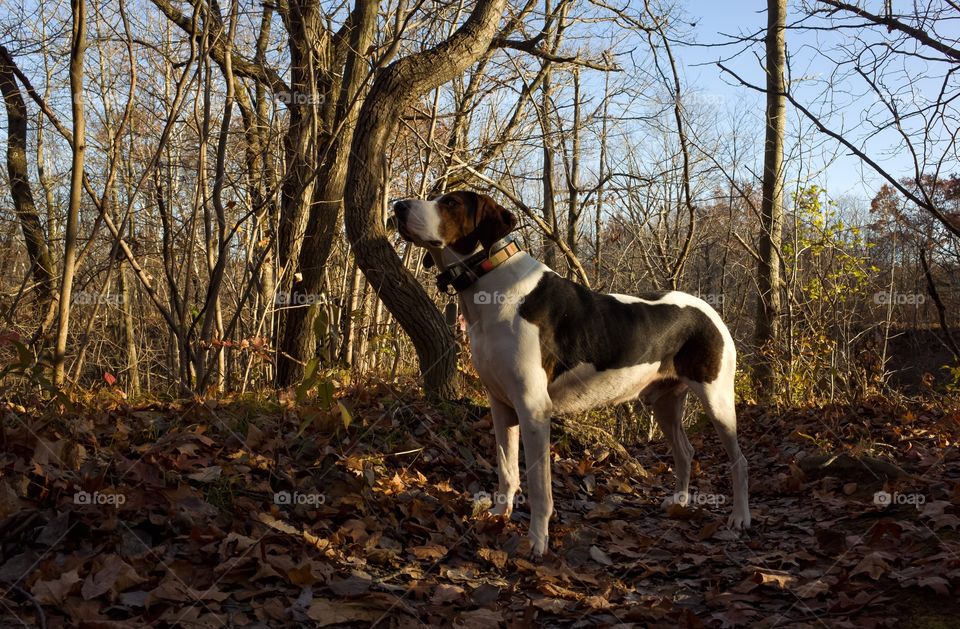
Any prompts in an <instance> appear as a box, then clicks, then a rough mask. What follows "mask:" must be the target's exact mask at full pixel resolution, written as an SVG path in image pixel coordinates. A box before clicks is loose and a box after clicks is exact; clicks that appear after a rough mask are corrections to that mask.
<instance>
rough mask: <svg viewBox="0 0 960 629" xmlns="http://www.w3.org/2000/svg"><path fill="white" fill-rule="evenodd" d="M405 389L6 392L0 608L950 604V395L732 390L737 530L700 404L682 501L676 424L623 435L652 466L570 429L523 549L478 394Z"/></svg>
mask: <svg viewBox="0 0 960 629" xmlns="http://www.w3.org/2000/svg"><path fill="white" fill-rule="evenodd" d="M411 390H414V391H415V390H416V389H415V388H414V389H411V388H409V387H394V386H389V385H386V384H376V383H364V385H363V386H356V387H353V388H347V389H344V390H342V391H339V392H338V393H337V399H338V400H339V402H338V403H335V404H333V405H332V407H331V408H329V409H328V408H323V407H322V405H318V404H313V405H311V404H306V405H304V404H295V403H293V402H290V401H281V402H280V403H275V404H266V403H262V402H253V401H249V400H243V399H232V400H223V399H221V400H188V401H177V402H169V403H162V404H161V403H154V404H139V405H138V404H131V403H127V402H126V401H124V400H122V399H121V398H120V396H118V395H117V394H116V393H115V392H112V391H110V390H109V389H104V390H103V391H100V392H99V393H98V394H97V395H96V396H95V397H94V398H93V399H90V400H87V401H84V402H83V403H82V404H80V405H79V407H80V408H82V410H72V411H58V412H56V413H54V412H51V411H46V412H41V411H38V410H36V409H25V408H22V407H19V406H16V405H13V404H9V403H7V404H6V405H5V406H0V414H2V435H0V440H2V453H0V627H13V626H30V627H32V626H47V627H64V626H80V627H91V628H93V627H134V626H144V625H152V626H158V627H204V628H206V627H218V626H231V627H232V626H237V627H240V626H259V627H282V626H363V627H367V626H378V627H420V626H451V625H453V626H457V627H477V628H483V629H491V628H493V627H500V626H503V627H526V626H563V627H606V626H632V625H636V626H638V627H648V626H649V627H657V626H660V627H677V626H680V627H685V626H692V627H701V626H708V627H729V626H745V625H749V626H758V627H777V626H790V627H802V626H810V627H817V626H830V627H833V626H846V627H871V626H890V627H893V626H896V627H948V626H957V622H958V620H957V619H958V618H960V602H958V601H960V597H958V594H960V535H958V533H960V531H958V529H960V526H958V525H960V507H958V504H960V450H958V444H960V412H958V410H957V405H955V404H954V405H953V406H948V405H946V403H945V402H944V401H942V400H939V401H938V400H936V399H932V400H930V401H927V402H922V401H913V402H906V401H900V402H893V401H890V400H887V399H882V398H878V399H873V400H867V401H864V402H862V403H859V404H857V405H856V406H844V405H830V406H824V407H817V408H797V409H787V410H781V411H775V410H772V409H766V408H762V407H759V406H755V405H745V406H742V407H741V408H739V416H740V442H741V444H742V446H743V448H744V451H745V454H746V456H747V458H748V460H749V463H750V481H751V502H752V504H751V506H752V513H753V528H751V529H750V530H749V531H748V532H746V533H744V534H741V535H735V534H733V533H732V532H731V531H729V530H727V529H726V528H725V524H724V523H725V522H726V518H727V515H728V514H729V510H730V504H729V501H728V500H726V498H725V496H727V495H728V493H729V478H728V472H727V470H728V467H727V464H726V463H727V462H726V459H725V455H724V453H723V451H722V449H721V448H720V446H719V442H718V440H717V438H716V435H715V434H713V432H712V429H710V428H709V425H707V427H706V429H698V427H699V425H700V424H699V423H696V424H695V426H694V427H693V429H692V430H691V436H690V439H691V442H692V443H693V445H694V447H695V448H696V450H697V455H696V462H695V465H694V472H693V481H692V485H693V487H694V488H696V491H697V492H698V495H699V496H704V497H706V499H704V500H698V503H700V504H699V506H697V507H694V508H676V509H673V510H671V511H670V512H669V513H667V512H665V511H664V510H663V509H661V508H660V503H661V501H662V500H663V499H664V497H666V496H667V495H669V494H670V493H671V492H672V487H673V478H672V473H671V469H670V465H671V463H670V462H671V459H670V456H669V454H668V452H667V448H666V445H665V443H664V442H662V441H654V442H651V443H650V444H649V445H644V446H640V447H636V448H631V449H630V452H631V454H632V455H633V457H634V458H635V461H636V462H639V463H640V465H642V466H643V468H644V469H645V470H646V472H647V473H646V475H645V476H644V475H643V474H640V473H637V469H636V468H635V467H630V466H625V465H624V464H623V461H621V460H619V457H618V456H617V455H616V454H614V453H611V452H610V451H608V450H607V449H605V448H604V447H603V446H599V445H597V446H581V445H580V444H577V443H574V442H573V440H571V439H570V438H568V436H566V435H564V434H563V432H562V431H559V430H558V431H556V432H555V435H554V463H553V471H554V476H553V479H554V480H553V491H554V500H555V508H556V513H555V515H554V518H553V520H552V522H551V535H552V537H551V553H550V554H548V555H547V556H546V557H545V559H544V561H543V562H542V563H532V562H530V561H529V560H528V559H527V558H526V556H525V553H524V551H525V549H527V548H528V543H527V542H525V541H524V535H525V532H526V523H527V509H526V506H525V505H521V506H519V507H518V509H517V512H516V513H515V514H514V516H513V518H512V519H511V520H510V521H503V520H502V519H494V518H491V517H489V516H487V515H486V513H485V510H484V509H483V506H484V504H482V499H483V493H482V492H484V491H492V490H493V488H494V486H495V482H496V471H495V467H494V462H493V459H492V453H493V443H494V438H493V435H492V431H491V422H490V418H489V416H488V415H487V414H486V412H485V409H481V408H478V407H471V406H470V405H457V404H445V405H443V406H442V407H440V408H437V407H435V406H431V405H429V404H428V403H427V402H425V401H424V400H423V399H422V398H421V397H419V396H418V394H415V393H411V392H410V391H411ZM627 469H631V470H633V473H628V472H627V471H626V470H627ZM877 492H881V493H880V494H877ZM882 492H887V493H882ZM884 496H887V497H888V498H889V500H887V499H885V498H884ZM885 502H889V504H883V503H885Z"/></svg>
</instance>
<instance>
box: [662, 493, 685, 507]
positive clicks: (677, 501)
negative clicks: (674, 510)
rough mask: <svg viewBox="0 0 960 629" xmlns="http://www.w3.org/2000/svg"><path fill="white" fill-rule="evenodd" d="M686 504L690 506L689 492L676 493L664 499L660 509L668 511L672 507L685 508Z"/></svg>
mask: <svg viewBox="0 0 960 629" xmlns="http://www.w3.org/2000/svg"><path fill="white" fill-rule="evenodd" d="M688 504H690V492H687V491H678V492H676V493H674V494H672V495H670V496H667V497H666V498H664V499H663V502H661V503H660V508H661V509H665V510H669V509H670V507H672V506H673V505H679V506H681V507H686V506H687V505H688Z"/></svg>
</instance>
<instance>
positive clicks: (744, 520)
mask: <svg viewBox="0 0 960 629" xmlns="http://www.w3.org/2000/svg"><path fill="white" fill-rule="evenodd" d="M727 527H728V528H730V529H731V530H734V531H745V530H747V529H748V528H750V512H749V511H746V512H745V513H731V514H730V517H729V518H728V519H727Z"/></svg>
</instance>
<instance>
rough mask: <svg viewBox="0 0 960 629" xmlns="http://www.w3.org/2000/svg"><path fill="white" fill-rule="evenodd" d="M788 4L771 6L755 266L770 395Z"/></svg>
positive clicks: (758, 339)
mask: <svg viewBox="0 0 960 629" xmlns="http://www.w3.org/2000/svg"><path fill="white" fill-rule="evenodd" d="M786 21H787V6H786V0H767V39H766V44H767V90H766V91H767V107H766V127H767V129H766V141H765V143H764V157H763V201H762V203H761V206H760V221H761V229H760V246H759V251H758V253H759V254H760V260H759V261H758V263H757V286H758V289H759V293H760V294H759V298H758V300H757V318H756V327H755V330H754V341H755V344H756V347H757V350H758V352H759V354H758V360H757V384H758V387H759V390H760V392H761V393H763V394H765V395H768V396H769V395H772V394H773V393H774V391H773V384H774V379H773V356H772V353H771V352H773V351H774V350H775V343H776V341H777V339H778V338H779V333H780V330H779V327H780V326H779V317H780V310H781V306H780V245H781V240H782V233H783V136H784V128H785V123H786V86H785V84H784V70H785V65H786V42H785V37H784V31H785V28H786Z"/></svg>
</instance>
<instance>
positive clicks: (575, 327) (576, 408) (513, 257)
mask: <svg viewBox="0 0 960 629" xmlns="http://www.w3.org/2000/svg"><path fill="white" fill-rule="evenodd" d="M393 211H394V215H395V219H396V225H397V229H398V231H399V233H400V236H401V237H402V238H403V239H404V240H407V241H409V242H411V243H413V244H415V245H418V246H421V247H424V248H426V249H427V250H428V252H429V255H430V257H431V258H432V259H433V261H435V262H436V263H437V264H438V265H442V267H443V270H442V272H441V274H440V275H439V276H438V284H439V286H440V288H441V290H443V291H445V292H455V293H457V294H458V295H459V298H460V307H461V312H462V313H463V315H464V317H465V318H466V320H467V323H468V335H469V340H470V347H471V350H472V358H473V365H474V368H475V369H476V371H477V374H478V375H479V376H480V379H481V381H482V382H483V385H484V388H485V389H486V391H487V395H488V397H489V402H490V411H491V415H492V418H493V425H494V432H495V433H496V441H497V451H496V458H497V470H498V477H499V488H498V490H497V492H496V493H495V500H494V507H493V509H492V510H491V513H493V514H494V515H501V516H509V515H510V513H511V512H512V509H513V503H514V496H515V495H516V493H517V491H518V490H519V489H520V470H519V462H518V451H519V445H520V439H521V437H522V439H523V450H524V458H525V462H526V475H527V483H528V494H529V495H528V502H529V504H530V528H529V536H530V539H531V542H532V553H533V556H534V557H536V558H539V557H541V556H542V555H543V553H544V552H545V551H546V550H547V548H548V541H549V535H548V533H549V522H550V517H551V515H552V513H553V493H552V489H551V480H550V475H551V469H550V462H551V459H550V418H551V416H553V415H560V414H565V413H577V412H583V411H587V410H590V409H592V408H595V407H598V406H601V405H606V404H617V403H620V402H626V401H629V400H634V399H638V398H640V399H643V400H644V401H645V402H646V403H647V404H648V405H650V406H651V407H652V409H653V414H654V417H655V419H656V421H657V424H658V425H659V426H660V429H661V430H662V431H663V434H664V435H665V436H666V439H667V443H668V444H669V446H670V450H671V452H672V453H673V459H674V466H675V468H674V473H675V475H676V478H677V486H676V492H675V493H674V495H673V497H670V498H668V499H667V500H665V501H664V502H665V505H668V504H670V503H671V502H678V503H680V504H684V505H685V504H687V502H688V501H689V493H688V489H689V482H690V462H691V459H692V457H693V447H692V446H691V445H690V442H689V440H688V439H687V437H686V434H685V432H684V430H683V425H682V423H681V420H682V415H683V407H684V400H685V398H686V394H687V391H692V392H693V393H694V395H696V396H697V397H698V398H699V399H700V401H701V402H702V403H703V408H704V410H705V411H706V414H707V416H708V417H709V419H710V421H711V423H712V424H713V426H714V427H715V428H716V430H717V432H718V434H719V435H720V441H721V442H722V443H723V447H724V449H725V450H726V452H727V455H728V456H729V458H730V461H731V474H732V489H733V511H732V513H731V515H730V517H729V520H728V526H729V527H730V528H732V529H737V530H739V529H744V528H747V527H749V526H750V508H749V505H748V496H747V462H746V459H745V458H744V456H743V455H742V454H741V452H740V446H739V443H738V442H737V417H736V410H735V408H734V376H735V372H736V360H737V357H736V349H735V348H734V344H733V339H732V338H731V336H730V332H729V331H728V330H727V327H726V326H725V325H724V324H723V321H722V320H721V319H720V316H719V315H718V314H717V312H716V311H715V310H714V309H713V308H712V307H710V305H709V304H707V303H706V302H704V301H703V300H701V299H698V298H697V297H694V296H692V295H688V294H686V293H682V292H678V291H669V292H660V293H656V294H648V295H643V296H639V297H630V296H627V295H619V294H601V293H597V292H594V291H591V290H589V289H587V288H586V287H584V286H582V285H580V284H577V283H575V282H572V281H570V280H567V279H565V278H563V277H561V276H559V275H557V274H556V273H555V272H554V271H552V270H551V269H550V268H548V267H547V266H545V265H543V264H542V263H540V262H539V261H537V260H536V259H535V258H533V257H532V256H530V255H528V254H527V253H525V252H523V251H521V250H520V248H519V246H518V245H517V243H516V242H515V241H514V240H513V238H512V236H510V235H509V234H510V232H511V231H513V229H514V228H515V227H516V225H517V219H516V217H515V216H514V215H513V213H511V212H510V211H508V210H506V209H504V208H503V207H502V206H500V205H498V204H497V203H496V202H495V201H494V200H493V199H492V198H490V197H489V196H487V195H485V194H480V193H477V192H471V191H462V190H461V191H456V192H448V193H446V194H443V195H442V196H439V197H437V198H435V199H431V200H423V199H405V200H402V201H398V202H396V203H395V204H394V206H393ZM425 262H429V261H428V260H427V259H426V258H425Z"/></svg>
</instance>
